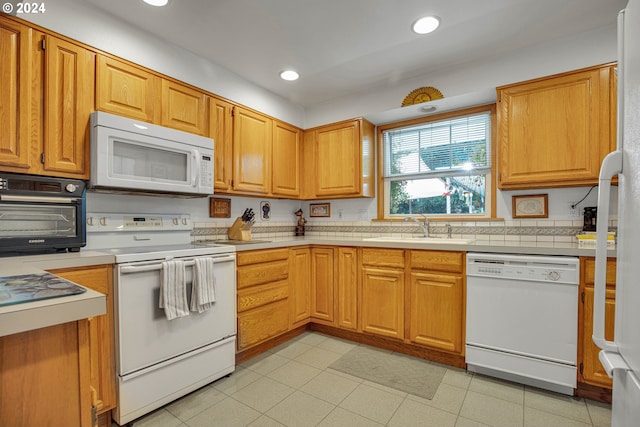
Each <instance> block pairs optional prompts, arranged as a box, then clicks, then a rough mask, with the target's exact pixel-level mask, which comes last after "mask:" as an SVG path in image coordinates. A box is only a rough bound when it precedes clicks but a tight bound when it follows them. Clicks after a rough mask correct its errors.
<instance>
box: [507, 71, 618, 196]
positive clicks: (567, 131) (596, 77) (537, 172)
mask: <svg viewBox="0 0 640 427" xmlns="http://www.w3.org/2000/svg"><path fill="white" fill-rule="evenodd" d="M610 74H611V69H610V67H609V66H605V67H601V68H591V69H586V70H583V71H580V72H574V73H568V74H563V75H560V76H554V77H550V78H545V79H538V80H535V81H531V82H525V83H522V84H516V85H511V86H508V87H504V88H499V89H498V139H499V145H498V158H499V162H498V168H499V171H498V172H499V174H498V180H499V186H500V188H505V189H515V188H536V187H540V186H544V187H559V186H569V185H588V184H592V183H597V179H598V173H599V169H600V163H601V160H602V158H603V157H604V156H605V155H606V154H607V152H608V151H609V150H610V147H611V141H612V138H613V136H614V133H613V132H612V131H611V118H610V115H609V110H610V97H611V94H610V78H611V77H610Z"/></svg>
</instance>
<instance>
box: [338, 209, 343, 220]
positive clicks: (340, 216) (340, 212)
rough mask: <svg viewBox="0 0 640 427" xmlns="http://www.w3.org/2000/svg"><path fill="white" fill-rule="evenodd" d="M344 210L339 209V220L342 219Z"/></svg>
mask: <svg viewBox="0 0 640 427" xmlns="http://www.w3.org/2000/svg"><path fill="white" fill-rule="evenodd" d="M343 210H344V209H338V219H342V211H343Z"/></svg>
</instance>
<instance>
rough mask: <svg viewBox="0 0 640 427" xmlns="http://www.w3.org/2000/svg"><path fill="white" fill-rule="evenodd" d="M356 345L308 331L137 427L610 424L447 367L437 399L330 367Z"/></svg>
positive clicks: (551, 397)
mask: <svg viewBox="0 0 640 427" xmlns="http://www.w3.org/2000/svg"><path fill="white" fill-rule="evenodd" d="M355 345H358V344H356V343H352V342H349V341H344V340H340V339H337V338H334V337H330V336H327V335H322V334H319V333H315V332H305V333H304V334H302V335H300V336H298V337H296V338H295V339H293V340H291V341H289V342H287V343H284V344H282V345H281V346H279V347H276V348H274V349H272V350H271V351H269V352H267V353H264V354H262V355H260V356H258V357H256V358H254V359H251V360H249V361H247V362H245V363H243V364H241V365H239V366H238V367H237V369H236V372H235V373H234V374H232V375H231V376H230V377H228V378H222V379H220V380H218V381H216V382H214V383H212V384H210V385H208V386H206V387H203V388H201V389H199V390H197V391H195V392H193V393H191V394H189V395H187V396H185V397H183V398H182V399H180V400H178V401H176V402H173V403H171V404H169V405H167V406H165V407H163V408H161V409H159V410H157V411H155V412H153V413H151V414H148V415H147V416H145V417H143V418H141V419H139V420H137V421H135V423H134V427H212V426H222V427H232V426H255V427H267V426H296V427H297V426H336V427H337V426H345V427H347V426H348V427H359V426H393V427H396V426H434V427H482V426H495V427H502V426H504V427H518V426H520V427H604V426H610V416H611V414H610V406H609V405H605V404H601V403H599V402H594V401H590V400H585V399H581V398H571V397H568V396H563V395H559V394H555V393H551V392H546V391H542V390H539V389H535V388H532V387H528V386H523V385H520V384H514V383H509V382H505V381H501V380H496V379H493V378H490V377H486V376H482V375H478V374H472V373H467V372H466V371H464V370H461V369H457V368H451V367H447V372H446V374H445V376H444V378H443V380H442V383H441V384H440V386H439V388H438V391H437V393H436V395H435V396H434V398H433V399H432V400H427V399H423V398H420V397H417V396H413V395H408V394H407V393H404V392H401V391H397V390H394V389H391V388H388V387H384V386H380V385H378V384H375V383H372V382H369V381H364V380H361V379H359V378H356V377H352V376H349V375H346V374H343V373H340V372H337V371H334V370H332V369H329V368H327V367H328V366H329V365H331V364H332V363H333V362H334V361H335V360H337V359H338V358H340V356H341V355H342V354H344V353H346V352H347V351H349V350H350V349H351V348H353V346H355ZM113 426H114V427H115V426H116V424H113Z"/></svg>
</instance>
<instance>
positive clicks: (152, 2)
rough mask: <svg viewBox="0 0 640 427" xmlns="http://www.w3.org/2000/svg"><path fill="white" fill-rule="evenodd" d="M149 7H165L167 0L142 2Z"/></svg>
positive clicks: (146, 0)
mask: <svg viewBox="0 0 640 427" xmlns="http://www.w3.org/2000/svg"><path fill="white" fill-rule="evenodd" d="M142 1H143V2H145V3H147V4H149V5H151V6H166V5H167V3H169V0H142Z"/></svg>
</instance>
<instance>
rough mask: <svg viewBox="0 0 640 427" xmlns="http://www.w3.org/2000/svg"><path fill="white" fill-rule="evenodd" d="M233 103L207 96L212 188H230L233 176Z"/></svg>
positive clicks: (223, 189) (221, 189)
mask: <svg viewBox="0 0 640 427" xmlns="http://www.w3.org/2000/svg"><path fill="white" fill-rule="evenodd" d="M232 112H233V104H231V103H230V102H226V101H223V100H221V99H218V98H214V97H211V98H209V129H210V131H209V136H210V137H212V138H213V143H214V150H213V153H214V157H215V166H214V168H213V174H214V175H213V178H214V181H213V188H214V189H215V190H216V191H218V190H219V191H228V190H230V189H231V179H232V178H233V117H232V115H231V114H232Z"/></svg>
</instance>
